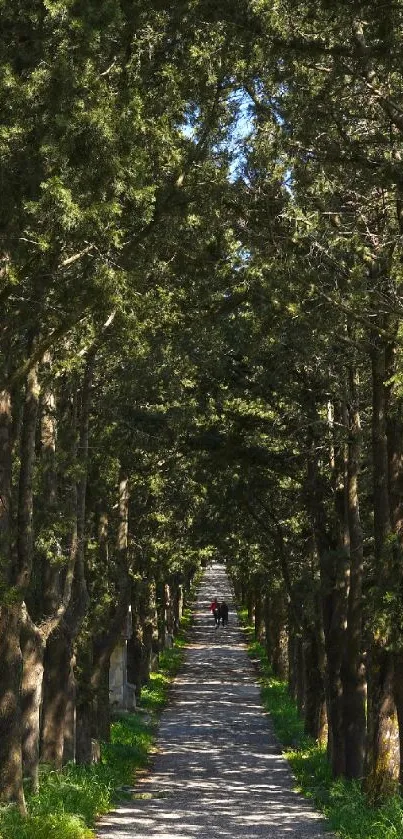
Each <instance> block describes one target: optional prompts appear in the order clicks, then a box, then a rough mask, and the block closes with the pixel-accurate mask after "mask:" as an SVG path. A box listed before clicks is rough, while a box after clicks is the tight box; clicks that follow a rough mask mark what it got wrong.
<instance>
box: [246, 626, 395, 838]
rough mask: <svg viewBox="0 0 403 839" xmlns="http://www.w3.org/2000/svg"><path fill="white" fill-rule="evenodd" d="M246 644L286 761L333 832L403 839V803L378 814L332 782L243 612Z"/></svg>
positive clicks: (355, 788)
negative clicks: (257, 662)
mask: <svg viewBox="0 0 403 839" xmlns="http://www.w3.org/2000/svg"><path fill="white" fill-rule="evenodd" d="M239 617H240V623H241V625H242V626H243V628H244V630H245V634H246V638H247V642H248V653H249V655H250V657H251V658H252V659H253V660H258V661H259V672H260V684H261V695H262V701H263V704H264V707H265V708H266V710H268V711H270V715H271V718H272V720H273V725H274V729H275V732H276V734H277V737H278V739H279V740H280V742H281V743H282V745H283V751H284V756H285V757H286V758H287V760H288V762H289V763H290V766H291V769H292V771H293V773H294V775H295V777H296V779H297V786H296V789H298V790H299V791H300V792H302V793H303V795H305V796H306V797H308V798H311V799H312V801H313V803H314V804H315V806H316V807H317V808H318V809H319V810H321V811H322V813H324V815H325V816H326V817H327V819H328V821H329V828H330V829H331V830H333V831H334V832H336V833H337V835H339V836H341V837H342V839H402V837H403V798H402V797H401V796H395V797H394V798H390V799H389V800H388V801H387V802H386V803H385V804H383V805H382V806H380V807H378V808H374V807H370V806H369V805H368V802H367V800H366V798H365V795H364V793H363V792H362V789H361V787H360V784H359V783H358V782H354V781H346V780H341V779H338V780H334V779H333V778H332V775H331V771H330V766H329V762H328V760H327V757H326V750H325V749H324V748H322V747H320V746H318V745H317V743H315V742H314V741H313V740H312V739H310V738H309V737H307V736H306V734H304V727H303V722H302V720H301V718H300V717H299V714H298V710H297V707H296V704H295V702H294V701H293V699H291V697H290V696H289V694H288V690H287V684H286V683H285V682H281V681H279V680H278V679H275V678H274V677H273V675H272V673H271V671H270V666H269V663H268V661H267V656H266V651H265V648H264V647H263V646H262V644H259V643H258V642H256V641H255V640H254V633H253V627H251V626H248V624H247V614H246V613H245V612H244V611H240V612H239Z"/></svg>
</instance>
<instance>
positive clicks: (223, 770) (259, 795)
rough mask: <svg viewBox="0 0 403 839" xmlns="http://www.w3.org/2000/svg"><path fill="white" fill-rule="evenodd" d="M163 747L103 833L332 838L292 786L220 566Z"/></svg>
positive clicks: (118, 837)
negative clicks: (222, 623) (222, 611)
mask: <svg viewBox="0 0 403 839" xmlns="http://www.w3.org/2000/svg"><path fill="white" fill-rule="evenodd" d="M215 594H217V596H218V599H219V600H220V599H222V598H225V600H226V601H227V603H228V604H229V606H230V615H229V625H228V627H226V628H225V629H223V628H222V627H220V628H219V629H215V627H214V623H213V618H212V617H211V615H210V612H209V610H208V609H209V605H210V602H211V600H212V598H213V596H214V595H215ZM158 747H159V753H158V755H157V757H156V759H155V763H154V766H153V770H152V772H151V773H150V775H149V776H148V777H147V778H146V779H145V780H143V781H142V782H140V783H139V784H138V786H137V788H136V796H138V797H137V798H136V797H135V800H134V801H132V802H130V803H129V804H125V805H123V806H121V807H120V808H119V809H118V810H117V811H116V812H113V813H111V814H110V815H109V816H107V817H106V818H105V819H103V821H102V822H101V823H100V825H99V831H98V837H99V839H193V837H213V836H214V837H217V836H219V837H220V839H226V837H228V839H258V838H259V837H260V838H261V839H286V837H287V839H293V837H295V839H297V837H298V839H323V837H325V836H327V837H328V839H329V834H328V833H326V830H325V826H324V823H323V821H322V820H321V818H320V816H319V815H318V813H316V811H315V810H313V808H312V807H311V805H310V804H309V802H307V801H306V800H305V799H304V798H303V797H302V796H300V795H298V794H297V793H295V792H293V789H292V788H293V785H294V781H293V778H292V775H291V773H290V770H289V767H288V764H287V763H286V761H285V760H284V758H283V757H282V756H281V753H280V749H279V746H278V743H277V741H276V738H275V736H274V734H273V730H272V726H271V722H270V719H269V717H268V716H267V715H266V714H265V713H264V711H263V708H262V705H261V702H260V695H259V688H258V686H257V684H256V682H255V678H254V673H253V669H252V665H251V663H250V661H249V659H248V657H247V654H246V649H245V644H244V643H243V640H242V634H241V631H240V630H239V629H238V626H237V621H236V615H235V613H234V607H233V597H232V592H231V590H230V586H229V583H228V579H227V576H226V573H225V569H224V568H223V566H221V565H213V566H212V567H211V568H209V569H207V571H206V573H205V575H204V578H203V582H202V585H201V587H200V590H199V594H198V599H197V605H196V612H195V621H194V626H193V628H192V630H191V633H190V641H189V646H188V648H187V652H186V661H185V664H184V666H183V668H182V670H181V673H180V674H179V676H178V677H177V679H176V680H175V684H174V686H173V689H172V693H171V701H170V705H169V708H167V709H166V710H165V711H164V713H163V715H162V718H161V724H160V729H159V737H158ZM141 796H143V797H141Z"/></svg>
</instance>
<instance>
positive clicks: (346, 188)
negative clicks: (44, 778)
mask: <svg viewBox="0 0 403 839" xmlns="http://www.w3.org/2000/svg"><path fill="white" fill-rule="evenodd" d="M0 7H1V23H2V27H1V29H2V32H1V47H2V49H1V55H0V66H1V83H0V95H1V110H2V127H1V132H0V149H1V199H2V200H1V210H0V212H1V246H0V299H1V310H0V319H1V332H0V341H1V347H0V376H1V384H0V502H1V503H0V551H1V566H0V602H1V608H0V664H1V669H0V794H1V797H2V800H3V802H9V801H17V802H18V803H19V805H20V808H21V809H23V808H24V800H23V787H22V778H23V776H24V775H25V776H28V777H30V778H31V779H32V783H33V785H34V786H35V785H37V783H38V761H39V760H40V759H41V760H43V761H45V762H46V763H47V764H50V765H52V766H54V767H55V768H56V769H57V768H59V767H61V765H62V764H63V762H64V761H65V760H67V759H70V758H71V757H72V756H74V755H75V759H76V760H77V761H78V762H82V763H85V762H88V761H90V760H91V745H92V743H93V741H94V739H95V740H97V739H100V738H105V737H107V735H108V724H109V723H108V712H107V708H108V690H107V672H108V664H109V658H110V655H111V652H112V650H113V648H114V645H115V643H116V640H117V639H118V638H119V636H120V634H121V632H122V627H123V624H124V621H125V620H126V615H127V610H128V607H129V605H131V607H132V615H133V627H134V635H133V639H134V640H133V643H132V645H131V657H132V667H133V669H134V671H135V674H136V676H135V678H136V686H137V691H138V692H140V691H141V686H142V684H143V683H144V681H145V680H146V679H147V675H148V672H149V668H150V666H151V659H152V654H153V653H155V651H156V650H158V649H160V648H161V647H163V645H164V637H165V634H166V632H172V631H173V630H174V629H175V626H176V625H177V622H178V618H179V613H180V604H181V598H182V595H183V591H186V590H188V588H189V585H190V583H191V580H192V579H193V577H194V574H195V572H196V570H197V568H198V567H200V564H202V563H203V562H207V561H210V560H211V559H220V560H225V561H226V562H227V567H228V569H229V571H230V574H231V576H232V579H233V582H234V587H235V591H236V595H237V598H238V601H239V602H240V603H242V604H244V605H246V606H247V608H248V611H249V616H250V618H251V620H254V622H255V631H256V635H257V637H259V638H262V639H264V643H265V645H266V647H267V651H268V655H269V658H270V660H271V663H272V667H273V670H274V672H275V673H276V674H278V675H279V676H281V677H283V678H286V679H288V682H289V689H290V691H291V692H292V694H293V696H295V697H296V699H297V702H298V705H299V708H300V711H301V714H302V715H303V718H304V721H305V727H306V731H307V732H308V733H309V734H311V735H312V736H313V737H314V738H316V739H318V740H324V739H326V741H327V743H328V753H329V759H330V761H331V766H332V771H333V773H334V775H335V776H346V777H348V778H358V779H363V783H364V784H365V787H366V789H367V790H368V792H369V794H370V795H371V796H372V798H373V799H374V800H375V799H377V798H378V797H381V796H383V795H385V794H387V793H388V792H390V791H392V790H394V789H395V788H396V787H397V785H398V784H399V775H400V779H401V777H402V776H403V759H402V760H401V759H400V754H399V752H400V749H401V750H403V735H402V736H401V737H400V738H399V730H400V729H401V728H402V727H403V603H402V594H403V563H402V538H403V363H402V347H403V344H402V326H401V320H402V314H403V303H402V296H401V283H402V279H403V268H402V247H403V239H402V235H403V168H402V154H403V136H402V135H403V68H402V63H401V55H402V49H403V2H402V0H390V2H388V3H387V4H377V3H374V2H371V0H351V2H348V3H347V2H344V0H332V2H328V0H315V2H311V0H304V2H299V0H277V2H272V1H271V0H216V2H211V1H209V0H171V2H159V0H147V2H145V0H16V2H13V3H11V2H8V0H3V2H2V3H1V6H0ZM74 707H75V716H76V727H75V737H74V736H73V733H74V732H73V729H72V726H71V720H72V718H73V714H72V709H73V708H74ZM73 741H75V742H73ZM399 767H401V769H400V768H399Z"/></svg>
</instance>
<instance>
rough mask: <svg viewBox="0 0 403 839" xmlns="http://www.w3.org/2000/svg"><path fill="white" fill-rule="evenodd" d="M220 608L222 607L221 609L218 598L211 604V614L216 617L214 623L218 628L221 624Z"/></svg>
mask: <svg viewBox="0 0 403 839" xmlns="http://www.w3.org/2000/svg"><path fill="white" fill-rule="evenodd" d="M219 608H220V607H219V603H218V599H217V597H215V598H214V600H213V601H212V603H211V606H210V612H212V613H213V615H214V623H215V625H216V626H218V624H219V622H220V619H219Z"/></svg>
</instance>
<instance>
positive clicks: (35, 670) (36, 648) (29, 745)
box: [21, 619, 45, 793]
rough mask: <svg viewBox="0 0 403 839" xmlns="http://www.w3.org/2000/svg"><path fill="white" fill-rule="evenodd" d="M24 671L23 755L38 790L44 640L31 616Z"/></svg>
mask: <svg viewBox="0 0 403 839" xmlns="http://www.w3.org/2000/svg"><path fill="white" fill-rule="evenodd" d="M21 648H22V656H23V674H22V685H21V712H22V716H21V724H22V758H23V769H24V775H25V776H26V777H28V778H30V781H31V788H32V791H33V792H35V793H37V792H38V791H39V713H40V705H41V701H42V683H43V657H44V652H45V644H44V640H43V638H42V636H41V634H40V632H39V631H38V629H37V627H36V626H34V625H33V624H32V623H31V622H30V621H29V620H28V619H27V620H25V621H24V622H23V624H22V632H21Z"/></svg>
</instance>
